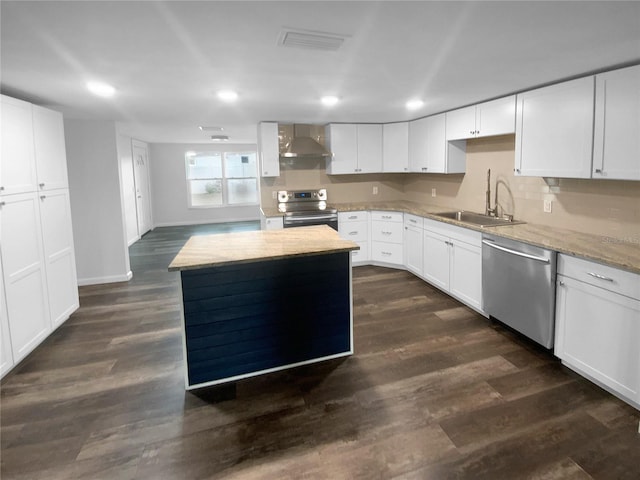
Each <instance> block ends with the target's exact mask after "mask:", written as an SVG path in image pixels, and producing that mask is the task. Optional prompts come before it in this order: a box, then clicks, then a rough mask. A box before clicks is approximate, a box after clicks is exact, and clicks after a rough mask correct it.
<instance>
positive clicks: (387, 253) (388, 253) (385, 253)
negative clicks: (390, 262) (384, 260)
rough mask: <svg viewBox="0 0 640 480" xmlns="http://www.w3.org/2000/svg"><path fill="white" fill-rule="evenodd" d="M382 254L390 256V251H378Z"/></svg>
mask: <svg viewBox="0 0 640 480" xmlns="http://www.w3.org/2000/svg"><path fill="white" fill-rule="evenodd" d="M380 253H381V254H382V255H386V256H390V255H391V252H380Z"/></svg>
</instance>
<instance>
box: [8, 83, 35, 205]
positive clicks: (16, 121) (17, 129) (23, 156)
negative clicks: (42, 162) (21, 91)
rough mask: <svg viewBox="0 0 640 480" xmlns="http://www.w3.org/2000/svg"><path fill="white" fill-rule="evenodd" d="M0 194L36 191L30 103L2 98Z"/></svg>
mask: <svg viewBox="0 0 640 480" xmlns="http://www.w3.org/2000/svg"><path fill="white" fill-rule="evenodd" d="M1 100H2V102H1V105H0V107H1V108H0V114H1V115H2V121H1V122H0V127H1V129H2V130H1V135H0V138H1V139H2V141H0V145H1V149H2V152H1V155H0V195H8V194H12V193H24V192H33V191H35V190H36V163H35V155H34V148H33V115H32V112H31V104H30V103H27V102H23V101H21V100H16V99H14V98H11V97H6V96H4V95H2V97H1Z"/></svg>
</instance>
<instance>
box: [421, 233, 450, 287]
mask: <svg viewBox="0 0 640 480" xmlns="http://www.w3.org/2000/svg"><path fill="white" fill-rule="evenodd" d="M423 248H424V252H423V257H424V264H423V265H424V266H423V268H422V276H423V277H424V278H425V279H426V280H427V281H429V282H430V283H432V284H434V285H435V286H436V287H438V288H440V289H442V290H444V291H446V292H448V291H449V239H448V238H447V237H445V236H442V235H440V234H438V233H435V232H431V231H429V230H425V231H424V243H423Z"/></svg>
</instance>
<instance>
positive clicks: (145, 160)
mask: <svg viewBox="0 0 640 480" xmlns="http://www.w3.org/2000/svg"><path fill="white" fill-rule="evenodd" d="M132 145H133V172H134V176H135V182H136V210H137V213H138V235H140V236H142V235H144V234H145V233H147V232H148V231H149V230H151V189H150V188H149V150H148V148H147V144H146V143H144V142H140V141H138V140H133V142H132Z"/></svg>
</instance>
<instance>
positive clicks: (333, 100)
mask: <svg viewBox="0 0 640 480" xmlns="http://www.w3.org/2000/svg"><path fill="white" fill-rule="evenodd" d="M320 101H321V102H322V104H323V105H326V106H327V107H333V106H334V105H336V104H337V103H338V102H339V101H340V99H339V98H338V97H335V96H333V95H327V96H325V97H322V98H321V99H320Z"/></svg>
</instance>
